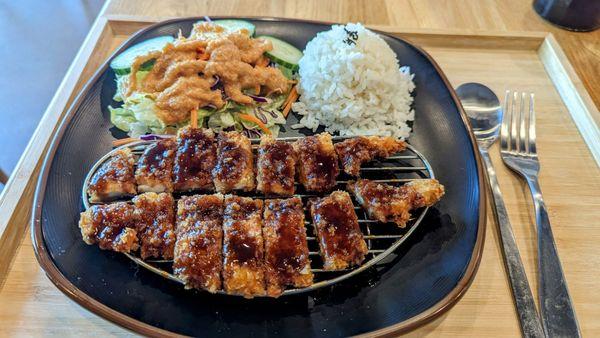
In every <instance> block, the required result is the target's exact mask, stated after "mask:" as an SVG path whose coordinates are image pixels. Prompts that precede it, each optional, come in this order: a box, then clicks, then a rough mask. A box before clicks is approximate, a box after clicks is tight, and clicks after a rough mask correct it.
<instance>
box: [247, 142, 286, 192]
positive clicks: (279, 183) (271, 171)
mask: <svg viewBox="0 0 600 338" xmlns="http://www.w3.org/2000/svg"><path fill="white" fill-rule="evenodd" d="M256 167H257V176H256V181H257V182H258V186H257V188H256V189H257V190H258V191H260V192H262V193H263V194H264V195H280V196H291V195H293V194H294V176H295V175H296V152H295V151H294V147H292V145H291V144H290V143H288V142H284V141H277V140H275V139H274V138H273V137H271V136H267V135H263V136H262V137H261V138H260V146H259V147H258V160H257V165H256Z"/></svg>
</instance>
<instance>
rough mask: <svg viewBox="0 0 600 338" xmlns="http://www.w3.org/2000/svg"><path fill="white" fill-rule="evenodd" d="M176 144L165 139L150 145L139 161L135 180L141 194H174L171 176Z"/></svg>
mask: <svg viewBox="0 0 600 338" xmlns="http://www.w3.org/2000/svg"><path fill="white" fill-rule="evenodd" d="M175 151H176V143H175V141H174V140H172V139H165V140H160V141H158V142H155V143H153V144H151V145H149V146H148V147H147V148H146V150H144V153H143V154H142V156H140V158H139V159H138V164H137V169H136V171H135V180H136V182H137V185H138V191H139V192H172V191H173V183H172V181H171V174H172V172H173V162H174V161H175Z"/></svg>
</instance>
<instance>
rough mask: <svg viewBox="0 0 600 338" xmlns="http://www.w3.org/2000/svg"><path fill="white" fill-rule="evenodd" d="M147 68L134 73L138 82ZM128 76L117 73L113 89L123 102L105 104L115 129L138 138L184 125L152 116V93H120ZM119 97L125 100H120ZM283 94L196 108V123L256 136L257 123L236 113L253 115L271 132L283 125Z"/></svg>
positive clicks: (154, 114)
mask: <svg viewBox="0 0 600 338" xmlns="http://www.w3.org/2000/svg"><path fill="white" fill-rule="evenodd" d="M147 74H148V71H139V72H137V74H136V77H137V80H138V83H139V81H142V80H143V79H144V78H145V77H146V75H147ZM126 81H128V75H117V79H116V82H117V92H116V94H115V96H114V97H113V99H114V100H115V101H117V102H123V104H122V105H121V107H119V108H113V107H111V106H109V107H108V110H109V111H110V120H111V122H112V123H113V124H114V125H115V127H117V128H118V129H120V130H122V131H125V132H127V133H128V134H129V135H130V136H131V137H139V136H141V135H144V134H146V133H152V134H172V133H175V132H176V131H177V129H179V128H181V127H183V126H184V125H187V124H188V123H189V121H185V122H184V123H182V124H179V125H166V124H164V123H163V122H162V120H161V119H159V118H158V116H157V115H156V111H157V110H158V108H157V107H156V105H155V97H154V95H153V94H147V93H139V92H134V93H133V94H131V95H130V96H129V97H126V96H125V95H124V90H125V88H126V86H125V84H126ZM123 97H125V99H124V100H123ZM286 97H287V93H286V94H280V95H275V96H270V97H267V98H265V100H266V102H255V103H254V104H253V105H252V106H247V105H243V104H239V103H236V102H234V101H231V100H228V101H227V102H226V103H225V105H224V106H223V107H221V108H220V109H215V108H207V107H204V108H200V109H198V125H199V126H207V127H208V128H211V129H213V130H215V131H221V130H237V131H242V130H248V131H249V133H250V134H254V135H260V128H259V126H258V125H256V124H255V123H252V122H248V121H246V120H242V119H240V118H239V114H240V113H241V114H247V115H251V116H254V117H256V118H257V119H259V120H260V121H261V122H262V123H264V124H265V125H266V127H267V128H268V129H269V130H270V131H271V133H272V134H273V135H275V136H276V135H277V134H278V133H279V128H280V127H279V125H281V124H285V120H286V119H285V117H284V116H283V114H282V113H281V106H282V105H283V103H284V101H285V99H286Z"/></svg>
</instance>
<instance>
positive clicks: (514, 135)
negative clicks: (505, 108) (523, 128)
mask: <svg viewBox="0 0 600 338" xmlns="http://www.w3.org/2000/svg"><path fill="white" fill-rule="evenodd" d="M518 99H519V97H518V94H517V92H513V101H512V105H511V109H510V110H511V112H510V115H511V119H510V138H509V145H510V150H511V151H515V152H519V131H518V129H517V128H518V123H519V115H518V114H517V113H515V110H516V108H517V107H516V105H517V101H518Z"/></svg>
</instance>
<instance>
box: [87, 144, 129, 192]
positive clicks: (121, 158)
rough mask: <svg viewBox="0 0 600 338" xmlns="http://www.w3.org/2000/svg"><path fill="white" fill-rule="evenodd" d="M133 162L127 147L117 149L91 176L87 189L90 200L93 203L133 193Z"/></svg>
mask: <svg viewBox="0 0 600 338" xmlns="http://www.w3.org/2000/svg"><path fill="white" fill-rule="evenodd" d="M134 164H135V159H134V158H133V154H132V153H131V150H130V149H129V148H122V149H119V150H117V151H116V152H115V153H114V155H113V156H111V158H110V159H109V160H108V161H106V162H104V164H102V166H101V167H100V169H98V171H96V173H95V174H94V176H92V179H91V180H90V183H89V185H88V189H87V192H88V194H89V195H90V201H91V202H93V203H95V202H102V201H108V200H111V199H115V198H118V197H123V196H131V195H135V193H136V189H135V177H134V175H133V165H134Z"/></svg>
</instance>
